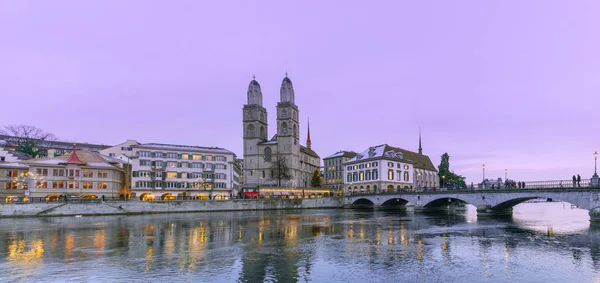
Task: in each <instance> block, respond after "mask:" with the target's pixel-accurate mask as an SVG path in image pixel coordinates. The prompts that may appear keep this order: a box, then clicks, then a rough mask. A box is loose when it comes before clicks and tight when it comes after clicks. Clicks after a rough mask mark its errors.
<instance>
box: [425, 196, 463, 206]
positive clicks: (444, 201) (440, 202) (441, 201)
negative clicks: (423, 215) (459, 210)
mask: <svg viewBox="0 0 600 283" xmlns="http://www.w3.org/2000/svg"><path fill="white" fill-rule="evenodd" d="M453 203H455V204H456V203H469V202H467V201H464V200H462V199H458V198H453V197H441V198H437V199H434V200H432V201H430V202H428V203H427V204H425V205H424V206H423V207H428V208H433V207H442V206H446V205H450V204H453Z"/></svg>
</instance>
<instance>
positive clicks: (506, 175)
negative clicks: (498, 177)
mask: <svg viewBox="0 0 600 283" xmlns="http://www.w3.org/2000/svg"><path fill="white" fill-rule="evenodd" d="M506 180H508V169H504V182H506Z"/></svg>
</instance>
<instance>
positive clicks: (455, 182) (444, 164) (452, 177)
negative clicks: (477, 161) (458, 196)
mask: <svg viewBox="0 0 600 283" xmlns="http://www.w3.org/2000/svg"><path fill="white" fill-rule="evenodd" d="M438 177H439V178H440V184H442V182H443V185H444V186H451V187H459V188H465V187H466V186H467V184H466V183H465V177H463V176H461V175H458V174H455V173H454V172H453V171H450V155H448V153H447V152H446V153H444V154H442V158H441V161H440V166H438ZM444 177H445V178H444Z"/></svg>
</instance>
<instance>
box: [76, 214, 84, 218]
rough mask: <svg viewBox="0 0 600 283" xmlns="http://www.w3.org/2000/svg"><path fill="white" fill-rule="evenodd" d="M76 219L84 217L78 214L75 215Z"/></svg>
mask: <svg viewBox="0 0 600 283" xmlns="http://www.w3.org/2000/svg"><path fill="white" fill-rule="evenodd" d="M75 217H76V218H79V217H83V215H81V214H77V215H75Z"/></svg>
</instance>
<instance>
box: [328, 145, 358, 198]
mask: <svg viewBox="0 0 600 283" xmlns="http://www.w3.org/2000/svg"><path fill="white" fill-rule="evenodd" d="M355 156H356V152H354V151H338V152H336V153H334V154H332V155H330V156H327V157H325V158H323V164H324V166H323V167H324V168H323V187H324V188H327V189H330V190H332V191H335V192H337V193H338V194H339V193H341V191H342V190H343V188H344V166H343V165H342V164H344V163H345V162H347V161H348V160H350V159H352V158H354V157H355Z"/></svg>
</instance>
